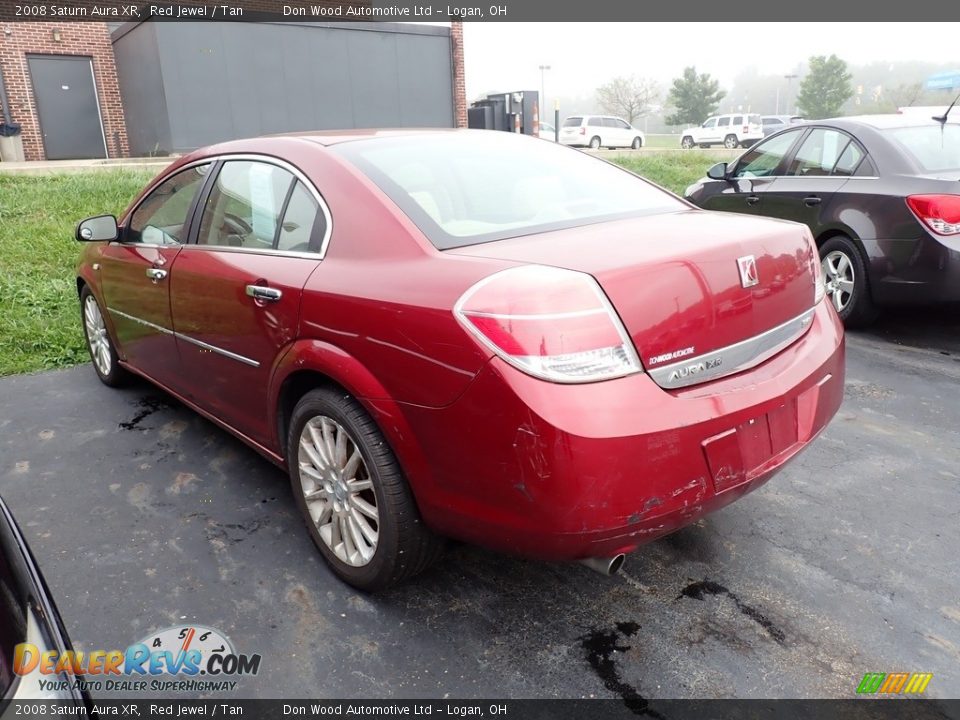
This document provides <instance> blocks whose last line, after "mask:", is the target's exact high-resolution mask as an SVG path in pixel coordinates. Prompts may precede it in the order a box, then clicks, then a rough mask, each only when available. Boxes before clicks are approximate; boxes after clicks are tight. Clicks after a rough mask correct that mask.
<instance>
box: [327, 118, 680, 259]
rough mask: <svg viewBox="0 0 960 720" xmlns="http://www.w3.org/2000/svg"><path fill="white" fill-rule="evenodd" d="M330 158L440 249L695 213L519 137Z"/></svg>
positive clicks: (621, 173) (435, 142)
mask: <svg viewBox="0 0 960 720" xmlns="http://www.w3.org/2000/svg"><path fill="white" fill-rule="evenodd" d="M331 151H332V152H334V153H336V154H338V155H340V156H341V157H343V158H345V159H346V160H348V161H349V162H351V163H352V164H353V165H355V166H356V167H357V168H358V169H359V170H360V171H361V172H363V173H364V174H365V175H366V176H367V177H369V178H370V179H371V180H372V181H373V182H374V183H376V185H377V186H378V187H380V189H381V190H383V192H384V193H386V195H387V196H388V197H389V198H390V199H391V200H392V201H393V202H394V203H396V205H397V206H398V207H399V208H400V209H401V210H402V211H403V212H404V213H406V215H407V216H408V217H410V218H411V220H413V222H414V223H415V224H416V225H417V226H418V227H419V228H420V230H421V231H422V232H423V233H424V235H426V236H427V238H428V239H429V240H430V241H431V242H432V243H433V244H434V245H435V246H436V247H437V248H439V249H441V250H445V249H448V248H454V247H464V246H467V245H475V244H478V243H482V242H490V241H493V240H501V239H504V238H508V237H517V236H520V235H529V234H532V233H537V232H547V231H549V230H559V229H562V228H567V227H579V226H583V225H589V224H592V223H597V222H604V221H607V220H615V219H619V218H627V217H637V216H640V215H649V214H653V213H656V212H666V211H681V210H684V209H685V208H686V207H687V206H686V205H685V204H684V203H682V202H681V201H680V200H679V199H677V198H676V197H674V196H673V195H671V194H670V193H668V192H666V191H664V190H661V189H659V188H657V187H655V186H654V185H651V184H650V183H648V182H646V181H645V180H641V179H640V178H638V177H636V176H634V175H632V174H630V173H628V172H626V171H625V170H622V169H620V168H617V167H615V166H613V165H610V164H608V163H605V162H602V161H600V160H597V159H595V158H592V157H590V156H589V155H587V154H585V153H580V152H576V151H572V150H570V149H568V148H565V147H560V146H557V145H555V144H554V143H545V142H539V141H531V140H530V139H529V138H524V137H522V136H518V135H513V134H511V133H496V132H492V133H479V134H477V135H473V136H471V137H470V138H469V140H464V138H463V136H458V135H454V134H450V135H447V134H430V135H422V136H405V137H395V138H377V139H371V140H356V141H352V142H347V143H341V144H337V145H333V146H331ZM505 167H508V168H510V171H509V172H504V168H505Z"/></svg>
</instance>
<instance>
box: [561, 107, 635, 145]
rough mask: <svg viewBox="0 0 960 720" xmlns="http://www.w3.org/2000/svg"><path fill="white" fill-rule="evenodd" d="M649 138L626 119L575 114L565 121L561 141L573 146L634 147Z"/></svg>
mask: <svg viewBox="0 0 960 720" xmlns="http://www.w3.org/2000/svg"><path fill="white" fill-rule="evenodd" d="M646 141H647V138H646V135H644V134H643V132H642V131H640V130H637V129H636V128H635V127H633V125H631V124H630V123H628V122H627V121H626V120H624V119H622V118H618V117H612V116H610V115H574V116H572V117H568V118H567V119H566V120H564V121H563V125H562V126H561V128H560V142H561V143H563V144H564V145H569V146H571V147H590V148H593V149H594V150H596V149H598V148H601V147H606V148H610V149H611V150H613V149H614V148H626V147H628V148H633V149H634V150H637V149H639V148H641V147H643V146H644V144H646Z"/></svg>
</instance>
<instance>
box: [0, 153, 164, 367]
mask: <svg viewBox="0 0 960 720" xmlns="http://www.w3.org/2000/svg"><path fill="white" fill-rule="evenodd" d="M154 174H155V170H137V171H127V170H114V171H94V172H90V173H86V174H79V175H50V176H26V175H3V174H0V376H2V375H12V374H15V373H23V372H32V371H34V370H43V369H47V368H55V367H65V366H68V365H74V364H76V363H78V362H85V361H86V360H87V359H88V355H87V351H86V347H85V345H84V342H83V331H82V330H81V328H80V310H79V303H78V302H77V286H76V276H75V274H74V265H75V263H76V260H77V257H78V255H79V251H80V246H79V245H78V243H77V242H76V241H75V240H74V239H73V233H74V227H75V225H76V223H77V221H78V220H82V219H83V218H85V217H87V216H89V215H99V214H101V213H114V214H118V213H119V212H120V211H121V210H123V208H124V207H126V206H127V204H128V203H129V202H130V200H131V199H132V198H133V196H134V195H135V194H136V193H137V192H139V190H140V189H141V188H142V187H143V186H144V185H145V184H146V182H147V181H148V180H149V179H150V178H151V177H153V175H154Z"/></svg>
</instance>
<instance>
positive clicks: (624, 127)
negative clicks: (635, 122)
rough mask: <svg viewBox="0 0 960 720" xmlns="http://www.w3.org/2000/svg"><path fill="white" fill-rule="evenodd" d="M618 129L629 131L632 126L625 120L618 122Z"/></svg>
mask: <svg viewBox="0 0 960 720" xmlns="http://www.w3.org/2000/svg"><path fill="white" fill-rule="evenodd" d="M617 127H619V128H620V129H621V130H629V129H630V127H631V125H630V123H628V122H626V121H625V120H617Z"/></svg>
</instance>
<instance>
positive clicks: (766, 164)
mask: <svg viewBox="0 0 960 720" xmlns="http://www.w3.org/2000/svg"><path fill="white" fill-rule="evenodd" d="M802 132H803V131H802V130H788V131H787V132H784V133H780V134H779V135H776V136H774V137H772V138H770V139H769V140H767V141H765V142H762V143H760V144H759V145H757V146H755V147H754V148H753V149H752V150H750V152H748V153H747V154H746V155H744V156H743V157H742V158H740V162H739V163H737V169H736V170H735V171H734V173H733V177H737V178H745V179H746V178H756V177H768V176H770V175H773V174H774V172H776V169H777V166H778V165H780V161H781V160H783V156H784V155H786V154H787V152H788V151H789V150H790V148H791V147H793V144H794V143H795V142H796V141H797V138H798V137H800V134H801V133H802Z"/></svg>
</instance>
